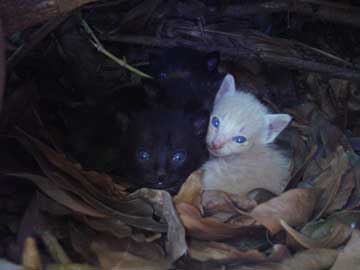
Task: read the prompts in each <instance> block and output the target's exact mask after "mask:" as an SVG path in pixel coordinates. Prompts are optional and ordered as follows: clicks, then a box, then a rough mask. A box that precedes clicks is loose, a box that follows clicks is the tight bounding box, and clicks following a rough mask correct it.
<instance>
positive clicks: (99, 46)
mask: <svg viewBox="0 0 360 270" xmlns="http://www.w3.org/2000/svg"><path fill="white" fill-rule="evenodd" d="M82 25H83V27H84V29H85V31H86V32H87V33H88V34H89V35H90V36H91V38H92V41H91V43H92V45H93V46H94V47H95V48H96V49H97V50H98V51H99V52H101V53H102V54H104V55H105V56H107V57H108V58H110V59H111V60H113V61H114V62H115V63H117V64H118V65H120V66H122V67H123V68H126V69H127V70H129V71H131V72H133V73H135V74H137V75H139V76H140V77H143V78H148V79H152V77H151V76H150V75H148V74H146V73H144V72H142V71H141V70H139V69H137V68H134V67H133V66H131V65H129V64H128V63H126V62H125V61H124V60H121V59H119V58H117V57H116V56H115V55H113V54H112V53H110V52H109V51H107V50H106V49H105V48H104V46H103V45H102V43H101V42H100V41H99V39H98V38H97V37H96V35H95V34H94V32H93V30H92V29H91V28H90V26H89V25H88V24H87V22H86V21H85V20H82Z"/></svg>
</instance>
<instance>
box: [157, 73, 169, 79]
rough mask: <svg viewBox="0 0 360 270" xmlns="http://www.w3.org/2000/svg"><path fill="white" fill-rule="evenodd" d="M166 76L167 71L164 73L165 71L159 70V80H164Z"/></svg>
mask: <svg viewBox="0 0 360 270" xmlns="http://www.w3.org/2000/svg"><path fill="white" fill-rule="evenodd" d="M166 77H167V73H166V72H160V74H159V78H160V80H165V79H166Z"/></svg>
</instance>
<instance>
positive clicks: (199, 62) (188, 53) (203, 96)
mask: <svg viewBox="0 0 360 270" xmlns="http://www.w3.org/2000/svg"><path fill="white" fill-rule="evenodd" d="M219 61H220V57H219V53H217V52H213V53H209V54H203V53H201V52H199V51H196V50H193V49H189V48H170V49H166V50H164V51H162V52H161V53H160V54H157V55H155V54H152V55H150V66H149V69H150V70H149V73H150V74H151V75H152V76H153V77H154V78H155V79H157V80H156V82H157V83H158V84H159V85H160V89H163V90H162V91H161V93H160V96H161V102H162V104H166V105H167V107H169V108H175V109H180V108H185V110H188V111H194V110H197V109H199V106H200V107H201V109H209V107H211V104H210V103H211V102H210V101H212V100H213V98H214V97H215V94H216V92H217V90H218V88H219V86H220V84H221V81H222V79H223V77H224V76H223V75H222V74H220V73H219V72H218V64H219ZM151 83H153V82H148V85H149V84H151ZM158 89H159V88H158Z"/></svg>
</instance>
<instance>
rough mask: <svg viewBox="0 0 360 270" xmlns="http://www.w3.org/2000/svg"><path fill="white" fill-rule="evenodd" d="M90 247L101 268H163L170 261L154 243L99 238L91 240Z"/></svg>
mask: <svg viewBox="0 0 360 270" xmlns="http://www.w3.org/2000/svg"><path fill="white" fill-rule="evenodd" d="M135 248H136V250H134V249H135ZM91 249H92V250H93V251H94V252H95V253H96V255H97V257H98V260H99V262H100V267H101V269H106V270H121V269H144V270H152V269H154V270H161V269H164V270H165V269H168V268H169V267H170V262H169V261H168V260H167V259H166V258H165V256H164V254H163V253H162V252H161V251H160V249H159V248H158V247H157V246H156V245H155V244H145V243H142V244H141V246H140V245H139V244H136V243H134V242H129V241H111V240H110V239H107V238H99V239H96V240H95V241H93V242H92V244H91ZM135 251H136V252H135Z"/></svg>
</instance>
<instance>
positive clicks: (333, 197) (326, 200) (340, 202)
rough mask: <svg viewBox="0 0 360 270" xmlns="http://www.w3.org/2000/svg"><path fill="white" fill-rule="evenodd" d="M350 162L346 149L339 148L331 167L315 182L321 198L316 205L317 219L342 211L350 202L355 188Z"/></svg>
mask: <svg viewBox="0 0 360 270" xmlns="http://www.w3.org/2000/svg"><path fill="white" fill-rule="evenodd" d="M349 168H350V161H349V159H348V156H347V154H346V152H345V151H344V148H343V147H341V146H339V147H338V148H337V151H336V153H335V155H334V158H333V159H332V160H331V162H330V167H329V168H328V169H327V170H325V171H324V172H323V173H321V174H320V176H319V177H317V178H316V179H315V180H314V183H315V188H316V189H318V190H319V191H320V192H319V195H320V198H319V199H318V203H317V204H316V210H315V211H316V213H317V214H316V217H317V218H319V217H321V216H322V215H323V214H329V213H331V212H333V211H335V210H338V209H341V208H342V207H343V206H344V205H345V204H346V203H347V201H348V199H349V197H350V194H351V191H352V189H353V188H354V185H355V183H354V179H353V178H352V177H351V176H352V174H348V177H345V176H346V174H347V173H348V172H349Z"/></svg>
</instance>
